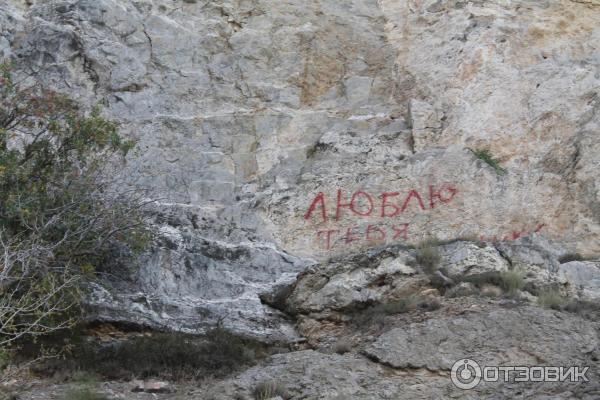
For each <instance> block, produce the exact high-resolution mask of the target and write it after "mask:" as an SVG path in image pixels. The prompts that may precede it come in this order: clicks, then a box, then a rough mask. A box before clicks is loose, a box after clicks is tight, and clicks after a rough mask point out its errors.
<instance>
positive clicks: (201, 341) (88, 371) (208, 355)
mask: <svg viewBox="0 0 600 400" xmlns="http://www.w3.org/2000/svg"><path fill="white" fill-rule="evenodd" d="M264 354H266V347H265V346H263V345H261V344H260V343H257V342H255V341H252V340H246V339H242V338H240V337H237V336H235V335H233V334H231V333H230V332H228V331H226V330H224V329H222V328H216V329H213V330H211V331H209V332H208V333H207V334H206V335H205V336H202V337H196V336H191V335H186V334H181V333H154V334H151V335H143V336H139V337H134V338H132V339H129V340H125V341H122V342H118V343H114V344H111V345H101V344H98V343H96V344H92V343H88V342H87V341H81V342H77V343H74V344H73V346H72V349H71V350H70V355H68V356H67V357H66V358H65V359H57V360H48V361H47V362H45V363H44V364H43V365H41V366H40V367H38V372H39V373H41V374H44V375H57V374H60V375H71V376H73V375H75V373H74V372H70V371H77V374H79V375H80V376H82V375H83V376H85V375H88V376H90V375H92V376H93V375H96V376H99V377H103V378H105V379H131V378H139V379H146V378H151V377H154V378H164V379H173V380H185V379H196V378H200V377H204V376H207V375H213V376H222V375H225V374H227V373H229V372H231V371H234V370H237V369H239V368H241V367H243V366H247V365H251V364H253V363H255V361H256V359H257V358H258V357H261V356H263V355H264Z"/></svg>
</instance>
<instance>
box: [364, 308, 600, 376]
mask: <svg viewBox="0 0 600 400" xmlns="http://www.w3.org/2000/svg"><path fill="white" fill-rule="evenodd" d="M597 329H598V325H597V324H596V323H594V322H590V321H587V320H583V319H581V318H579V317H576V316H573V315H570V314H566V313H557V312H554V311H549V310H544V309H541V308H535V307H524V308H517V309H491V310H484V311H481V310H480V311H477V310H473V311H466V312H464V313H463V314H462V315H456V316H447V317H441V318H435V319H429V320H427V321H425V322H422V323H413V324H410V325H409V326H406V327H401V328H396V329H392V330H390V331H389V332H387V333H385V334H383V335H382V336H381V337H380V338H378V339H377V340H376V341H375V342H374V343H373V344H372V345H370V346H369V347H367V348H366V350H365V354H367V355H368V356H369V357H372V358H374V359H377V360H378V361H379V362H382V363H384V364H387V365H390V366H392V367H394V368H426V369H428V370H450V368H451V367H452V365H453V364H454V362H456V361H457V360H460V359H463V358H470V359H473V360H475V361H477V362H478V363H480V365H538V364H540V363H541V364H544V365H583V364H585V363H586V362H588V354H590V353H593V352H598V350H599V345H600V341H599V337H598V331H597Z"/></svg>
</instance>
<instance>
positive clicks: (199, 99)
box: [0, 0, 600, 340]
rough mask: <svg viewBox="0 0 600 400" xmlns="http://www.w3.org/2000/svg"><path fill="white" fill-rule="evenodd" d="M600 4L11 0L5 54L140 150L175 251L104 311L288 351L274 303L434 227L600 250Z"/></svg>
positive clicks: (165, 238)
mask: <svg viewBox="0 0 600 400" xmlns="http://www.w3.org/2000/svg"><path fill="white" fill-rule="evenodd" d="M597 3H598V2H597V1H596V0H587V1H583V0H582V1H568V0H563V1H536V2H532V1H510V2H508V1H500V0H498V1H485V2H483V1H469V2H467V1H458V0H452V1H439V0H423V1H398V0H393V1H392V0H379V1H376V0H349V1H344V2H339V1H333V0H326V1H320V2H317V3H315V2H305V1H292V0H289V1H278V0H277V1H276V0H220V1H208V0H198V1H183V0H176V1H172V0H169V1H167V0H144V1H133V0H126V1H116V0H64V1H63V0H61V1H59V0H56V1H44V2H42V1H19V0H2V1H0V57H2V58H12V59H14V60H15V61H16V64H17V67H18V68H19V69H20V70H22V71H34V72H35V75H36V76H37V77H38V78H39V79H40V80H41V81H43V82H45V83H47V84H48V85H50V86H53V87H55V88H56V89H59V90H62V91H65V92H67V93H69V94H70V95H71V96H73V97H74V98H75V99H77V100H78V101H80V102H81V103H82V104H86V105H91V104H93V103H96V102H99V101H100V102H102V104H104V105H105V113H106V115H107V116H109V117H111V118H114V119H116V120H118V121H119V122H120V123H121V127H122V131H123V133H124V134H126V135H128V136H130V137H132V138H135V139H137V140H138V147H137V151H136V152H134V154H132V155H131V157H130V159H129V161H128V165H129V167H128V169H127V170H126V171H123V175H124V176H126V177H127V178H128V180H129V182H130V184H131V185H141V186H144V187H151V188H153V189H154V192H155V193H154V194H155V196H156V197H157V198H158V199H160V200H159V201H158V203H157V208H158V210H159V214H161V215H162V217H161V218H159V223H158V224H159V226H160V232H161V235H162V238H161V240H160V242H159V243H157V245H156V247H155V249H154V250H153V252H152V254H150V255H148V256H147V258H145V259H144V260H143V267H142V268H141V270H140V272H139V273H138V275H137V276H136V277H135V280H134V284H132V285H130V287H128V288H123V287H121V288H119V289H118V291H116V292H115V291H113V292H112V293H111V292H110V291H109V292H104V291H103V290H104V289H102V290H100V289H99V290H98V291H97V293H96V295H95V297H94V299H93V301H92V305H93V306H94V310H96V311H95V312H96V315H97V316H98V317H99V318H102V319H114V320H124V321H135V322H143V323H145V324H150V325H152V326H170V327H175V328H177V329H182V330H190V331H197V330H202V329H203V327H204V326H206V325H210V324H212V323H214V322H215V321H217V320H222V321H223V323H224V324H225V325H226V326H228V327H229V328H231V329H233V330H235V331H236V332H239V333H244V334H251V335H254V336H260V337H264V338H268V339H269V340H270V339H277V340H279V339H284V340H294V335H293V334H292V333H291V332H292V330H291V328H290V326H289V324H287V322H286V320H285V318H284V317H283V316H282V315H281V314H280V313H278V312H277V311H274V310H272V309H271V308H269V307H267V306H265V305H263V304H262V302H261V301H260V296H261V294H262V297H263V298H268V297H272V296H274V294H273V288H281V287H285V286H286V285H287V284H288V283H291V282H292V281H293V279H294V276H295V274H297V273H299V272H300V271H302V270H304V269H305V268H306V267H307V266H309V265H313V264H314V263H315V261H318V262H322V261H325V260H327V259H328V258H329V257H337V256H343V255H346V254H350V253H353V252H356V251H363V250H367V249H370V248H374V247H377V246H385V245H397V244H401V245H402V244H415V243H418V242H419V241H421V240H422V239H424V238H426V237H427V236H429V235H435V236H437V237H439V238H440V239H453V238H457V237H476V238H478V239H483V240H488V241H492V240H498V241H512V240H517V239H520V238H522V237H526V236H530V235H534V236H535V235H544V236H546V237H548V238H550V239H554V240H560V241H561V243H563V244H564V247H565V250H564V251H563V250H561V251H563V252H566V251H567V250H568V251H571V252H575V251H577V252H579V253H581V254H583V255H584V256H590V255H593V254H595V253H598V252H600V192H599V188H598V183H597V179H596V178H597V170H598V166H599V165H598V164H599V158H598V156H597V154H598V153H599V152H600V147H599V146H600V145H599V143H598V141H597V140H596V136H597V132H598V129H600V113H599V110H600V96H599V93H598V87H599V85H600V77H599V76H598V65H599V63H600V58H599V57H600V48H599V43H600V41H599V40H598V39H599V38H600V28H599V27H600V8H599V7H598V4H597ZM482 149H489V153H490V154H491V155H492V156H493V157H494V158H496V159H497V160H498V161H499V163H500V164H501V167H502V168H494V162H493V161H492V162H486V160H485V157H481V154H482V153H481V152H478V150H482ZM477 154H479V155H480V157H478V156H477ZM488 161H490V160H489V159H488ZM504 246H505V247H507V248H510V246H511V245H510V244H504ZM500 250H502V249H500ZM448 251H450V250H448ZM518 251H520V250H518V249H517V250H515V252H518ZM453 254H454V255H453V256H452V257H458V258H460V259H461V260H462V261H460V262H459V261H457V262H455V263H454V264H453V265H454V267H456V268H457V271H463V270H464V269H465V268H466V269H471V268H478V267H477V266H476V265H475V264H473V262H478V261H477V260H470V259H468V258H465V257H463V255H461V254H460V253H453ZM540 254H541V253H540ZM544 254H545V253H544ZM480 255H481V257H483V258H484V259H486V260H487V259H489V261H490V263H493V264H494V269H497V270H502V269H505V268H506V267H507V265H506V262H505V261H503V259H502V257H501V255H500V252H498V251H497V250H496V249H493V248H491V247H490V248H488V250H486V253H485V254H483V253H481V254H480ZM313 260H314V261H313ZM390 263H391V264H386V265H384V266H381V265H380V267H378V268H380V270H375V271H371V272H369V273H368V274H364V276H363V273H362V272H361V273H359V274H358V275H360V276H357V275H356V274H354V275H352V274H350V275H349V277H348V279H350V281H348V282H340V283H337V284H336V283H335V282H330V283H329V285H328V287H326V290H328V291H330V292H329V294H326V293H321V294H322V295H326V296H331V293H332V292H335V291H336V290H342V289H344V290H345V288H349V290H350V292H352V289H351V286H353V285H355V283H352V282H358V281H361V280H362V281H368V280H371V279H374V278H376V277H377V276H379V275H380V274H381V273H383V271H387V272H386V273H388V272H389V271H391V270H393V271H397V273H398V274H404V272H402V271H401V270H400V269H399V268H401V267H402V265H403V264H402V263H401V262H400V264H398V262H396V261H393V262H392V261H390ZM394 263H396V264H394ZM553 263H554V264H553V265H554V267H555V269H556V270H558V268H559V263H558V262H557V261H556V258H555V259H554V261H553ZM490 265H491V264H490ZM560 267H561V269H563V270H565V271H564V272H565V273H564V275H563V276H565V277H566V278H565V279H573V280H575V281H577V282H582V281H585V280H586V279H585V278H583V276H584V275H585V274H587V273H588V272H584V269H585V271H588V270H589V273H592V274H595V272H594V271H595V270H592V269H589V268H588V267H582V266H579V265H573V266H572V267H573V270H572V271H567V270H566V269H567V268H569V267H571V265H569V264H563V265H561V266H560ZM542 269H543V270H548V268H546V267H544V268H542ZM552 272H555V271H552ZM393 273H396V272H393ZM407 275H410V273H407ZM585 276H587V275H585ZM594 276H595V275H594ZM344 279H346V278H344ZM592 281H593V282H595V280H592ZM583 284H585V282H583ZM336 285H338V286H337V288H336ZM361 285H362V283H361ZM589 285H591V286H594V285H595V283H594V284H589ZM596 286H597V285H596ZM596 286H594V287H596ZM594 290H597V289H594ZM314 295H315V296H316V295H318V294H314ZM371 295H372V293H369V292H365V293H360V294H357V293H354V294H345V296H347V298H346V299H338V300H339V301H341V303H339V304H338V306H340V307H341V306H343V304H342V303H343V302H353V301H357V299H358V300H360V301H362V300H361V299H362V297H365V296H366V297H369V296H371ZM586 296H588V297H593V296H594V294H590V293H587V294H586ZM311 307H312V306H311ZM286 326H287V328H284V327H286ZM281 332H286V333H285V334H281Z"/></svg>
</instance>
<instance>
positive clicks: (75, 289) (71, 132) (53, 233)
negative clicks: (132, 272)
mask: <svg viewBox="0 0 600 400" xmlns="http://www.w3.org/2000/svg"><path fill="white" fill-rule="evenodd" d="M34 78H35V77H28V79H25V80H21V81H17V80H16V79H14V77H13V74H12V72H11V68H10V65H9V64H1V65H0V253H1V256H2V260H3V261H2V265H1V266H0V350H3V351H4V352H6V351H7V349H8V348H9V347H13V346H14V345H15V343H16V342H18V341H22V340H25V339H27V338H29V337H36V336H40V335H45V334H48V333H50V332H53V331H55V330H60V329H63V328H68V327H71V326H73V324H74V323H76V322H77V321H78V320H79V317H80V314H81V310H80V306H79V304H80V299H81V298H82V292H83V290H84V288H85V287H86V285H85V283H86V282H87V281H90V280H91V279H94V277H95V275H96V274H97V273H99V272H102V271H105V270H106V269H110V268H114V269H120V268H125V267H124V266H125V265H132V264H133V263H132V262H131V261H132V260H133V256H134V255H135V254H136V253H138V252H140V251H142V250H143V249H144V248H145V247H146V245H147V244H148V243H149V241H150V239H151V231H150V229H149V224H148V223H147V217H146V215H147V214H146V205H147V204H148V202H149V201H148V200H147V198H148V196H147V193H145V192H144V191H142V190H137V189H132V188H130V187H128V186H126V185H123V184H122V182H121V181H119V179H118V178H117V176H118V174H116V173H115V172H116V171H118V169H119V168H122V166H123V163H124V162H125V156H126V155H127V153H128V152H129V151H130V150H131V149H132V147H133V146H134V143H133V142H131V141H127V140H123V139H122V138H121V136H120V135H119V133H118V127H117V124H116V123H114V122H112V121H109V120H107V119H105V118H103V117H102V116H101V112H100V109H99V108H95V109H93V110H91V111H90V112H84V111H82V110H81V109H80V108H79V107H78V106H77V105H76V104H75V103H74V102H72V101H70V100H69V99H68V98H66V97H65V96H62V95H60V94H58V93H55V92H53V91H50V90H47V89H46V88H44V87H42V86H41V85H40V84H38V83H36V82H35V79H34ZM24 82H27V85H26V84H25V83H24Z"/></svg>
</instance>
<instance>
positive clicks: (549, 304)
mask: <svg viewBox="0 0 600 400" xmlns="http://www.w3.org/2000/svg"><path fill="white" fill-rule="evenodd" d="M537 302H538V305H540V306H541V307H544V308H551V309H553V310H560V309H561V307H562V306H563V305H564V304H565V303H566V299H565V298H564V297H563V296H561V294H560V292H559V291H558V289H556V288H547V289H544V290H542V291H541V292H540V293H539V294H538V299H537Z"/></svg>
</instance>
